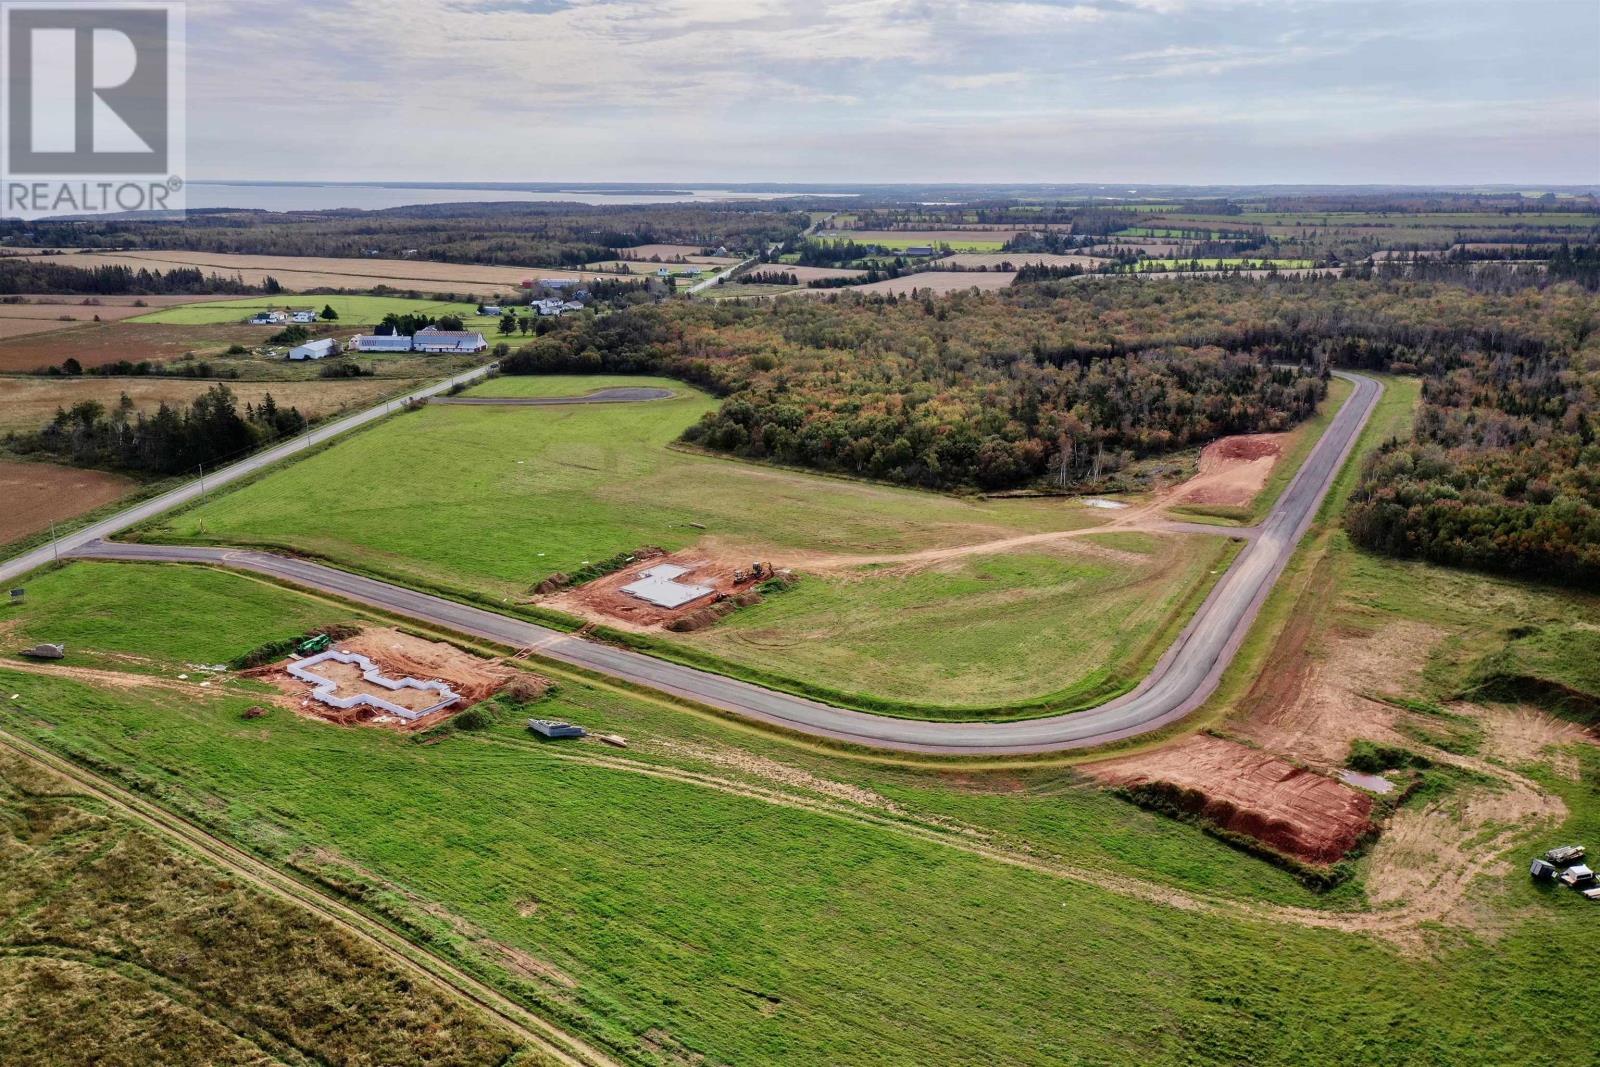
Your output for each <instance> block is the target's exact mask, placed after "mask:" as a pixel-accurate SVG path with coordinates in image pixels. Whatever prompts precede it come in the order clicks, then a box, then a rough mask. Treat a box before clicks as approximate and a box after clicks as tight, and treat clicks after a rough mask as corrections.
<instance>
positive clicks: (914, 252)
mask: <svg viewBox="0 0 1600 1067" xmlns="http://www.w3.org/2000/svg"><path fill="white" fill-rule="evenodd" d="M905 254H906V255H908V256H931V255H933V246H932V245H908V246H907V247H906V250H905Z"/></svg>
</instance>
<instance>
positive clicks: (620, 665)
mask: <svg viewBox="0 0 1600 1067" xmlns="http://www.w3.org/2000/svg"><path fill="white" fill-rule="evenodd" d="M1340 377H1343V378H1346V379H1347V380H1349V381H1350V382H1352V383H1353V384H1354V386H1355V388H1354V390H1353V391H1352V393H1351V395H1350V397H1349V399H1348V400H1346V401H1345V403H1344V405H1343V406H1342V407H1341V408H1340V409H1339V412H1338V414H1336V415H1335V416H1334V417H1333V419H1332V421H1331V422H1330V423H1329V425H1328V428H1327V430H1326V431H1325V432H1324V433H1323V435H1322V438H1321V440H1319V441H1318V442H1317V444H1316V446H1315V447H1314V448H1313V449H1312V451H1311V454H1310V456H1308V457H1307V458H1306V461H1305V463H1304V464H1303V465H1302V466H1301V468H1300V470H1299V471H1298V472H1297V473H1296V474H1295V476H1294V479H1293V480H1292V481H1291V482H1290V483H1289V486H1288V488H1286V489H1285V490H1284V492H1283V495H1282V496H1281V497H1280V498H1279V499H1278V502H1277V505H1276V506H1275V507H1274V508H1273V510H1272V514H1271V515H1270V516H1268V518H1267V519H1266V521H1265V522H1263V523H1262V524H1261V526H1260V527H1259V528H1258V531H1257V532H1256V535H1255V536H1254V537H1252V538H1250V539H1249V541H1248V542H1247V544H1246V545H1245V547H1244V549H1243V550H1242V551H1241V552H1240V553H1239V555H1238V556H1237V557H1236V558H1235V559H1234V562H1233V565H1232V566H1231V567H1229V568H1228V572H1227V573H1226V574H1224V575H1223V576H1222V579H1221V580H1220V581H1219V582H1218V583H1217V584H1216V585H1215V586H1214V587H1213V588H1212V590H1211V593H1210V595H1209V596H1207V597H1206V599H1205V602H1204V603H1202V604H1201V605H1200V608H1199V610H1198V611H1196V612H1195V614H1194V617H1193V618H1192V619H1190V621H1189V624H1188V626H1186V627H1185V628H1184V630H1183V632H1182V633H1181V634H1179V635H1178V639H1177V640H1176V641H1174V642H1173V644H1172V647H1171V648H1169V649H1168V650H1167V651H1166V653H1165V654H1164V655H1163V656H1162V657H1161V659H1160V661H1159V662H1157V664H1156V666H1155V668H1154V669H1153V670H1152V671H1151V672H1150V674H1149V676H1148V677H1146V678H1145V679H1144V681H1143V682H1141V683H1140V684H1139V686H1138V688H1136V689H1134V690H1133V691H1132V692H1129V693H1126V694H1124V695H1123V696H1120V697H1118V698H1116V699H1115V700H1111V701H1109V702H1107V703H1105V704H1102V705H1100V706H1099V707H1096V708H1091V709H1089V710H1086V711H1079V712H1072V713H1069V714H1063V715H1052V716H1049V717H1046V718H1039V719H1026V720H1022V721H1018V722H1004V723H982V722H961V723H957V722H928V721H921V720H915V719H897V718H889V717H887V716H881V715H870V714H867V713H865V712H859V711H850V710H847V709H843V708H835V707H831V706H829V705H827V704H822V703H819V702H817V701H814V700H807V699H805V698H804V697H798V696H792V695H790V694H787V693H780V692H776V691H774V690H771V689H765V688H762V687H761V686H757V685H753V684H751V683H749V682H742V681H738V680H737V679H733V678H727V677H724V676H722V675H719V674H714V673H711V672H709V671H703V670H698V669H696V668H694V667H686V666H682V665H680V664H676V663H670V662H667V661H666V660H660V659H656V658H655V657H653V656H647V655H645V654H643V653H640V652H633V651H630V650H627V649H621V648H614V647H612V646H610V645H604V644H599V643H597V642H593V641H587V640H584V639H582V638H579V637H574V636H572V635H570V634H565V633H562V632H560V631H557V630H552V629H549V628H548V627H544V626H539V625H536V624H534V623H530V622H524V621H522V620H520V619H512V618H508V617H507V616H504V615H499V614H496V613H495V612H492V611H486V610H484V609H482V608H475V607H469V606H467V605H465V604H459V603H456V602H455V601H452V600H446V599H444V598H442V597H436V596H432V595H430V594H427V593H419V592H416V591H414V590H411V589H405V588H402V587H400V586H396V585H391V584H390V583H388V582H382V581H378V580H376V579H373V578H365V577H362V576H360V575H355V574H350V573H347V572H345V571H340V570H335V569H334V568H332V567H325V566H322V565H321V564H317V563H311V562H308V561H305V560H299V559H291V558H289V557H285V556H279V555H275V554H273V553H270V552H256V551H246V550H237V549H229V548H221V547H203V546H196V547H190V546H179V545H132V544H112V543H105V542H96V543H88V544H83V545H80V546H78V547H76V548H75V549H74V550H73V552H72V554H73V555H76V556H84V557H91V558H96V559H120V560H147V561H160V562H180V563H181V562H187V563H210V564H218V565H222V566H227V567H235V568H239V569H241V570H249V571H255V572H258V573H261V574H265V575H269V576H271V577H274V578H280V579H283V580H285V581H288V582H291V583H294V584H297V585H302V586H306V587H309V588H312V589H316V590H320V591H323V592H327V593H332V594H334V595H337V596H340V597H344V598H345V599H348V600H352V601H357V602H360V603H363V604H368V605H371V606H373V607H376V608H379V609H382V610H384V611H387V612H391V613H394V614H397V615H405V616H410V617H412V618H415V619H418V620H420V621H422V622H425V623H429V624H432V625H435V626H439V627H443V628H446V629H450V630H455V631H458V632H461V633H465V634H471V635H473V636H476V637H481V638H485V639H487V640H490V641H494V642H497V643H499V644H503V645H510V646H513V647H517V648H524V647H531V648H533V649H534V650H535V651H536V652H537V653H538V654H539V655H541V656H545V657H548V658H550V659H553V660H557V661H559V662H562V663H566V664H570V665H572V666H575V667H582V668H585V669H588V670H592V671H596V672H599V673H601V674H606V675H609V676H611V677H613V678H617V679H620V680H622V681H625V682H630V683H633V684H635V685H640V686H644V687H647V688H650V689H655V690H657V691H660V692H663V693H668V694H672V695H674V696H678V697H683V698H685V699H688V700H692V701H695V702H697V703H700V704H704V705H707V706H710V707H714V708H717V709H720V710H722V711H725V712H729V713H732V714H734V715H738V716H742V717H744V718H747V719H751V720H754V721H757V722H762V723H767V724H770V725H773V726H778V727H781V728H784V729H787V730H792V731H796V732H799V733H803V734H810V735H812V736H816V737H825V738H830V739H833V740H837V741H845V742H850V743H853V744H858V745H864V746H867V747H871V748H882V749H893V750H897V751H903V752H921V753H930V754H937V755H947V756H961V755H965V756H995V755H1021V754H1029V753H1040V752H1057V751H1063V750H1066V749H1074V748H1087V747H1090V746H1093V745H1102V744H1106V743H1107V742H1111V741H1117V740H1121V739H1123V738H1127V737H1133V736H1136V735H1138V734H1142V733H1148V732H1149V731H1152V730H1157V729H1160V728H1161V727H1163V726H1165V725H1167V724H1169V723H1172V722H1175V721H1177V720H1178V719H1181V718H1183V717H1184V716H1185V715H1188V714H1189V713H1190V712H1191V711H1193V710H1194V709H1195V708H1197V707H1199V706H1200V705H1201V704H1202V703H1204V702H1205V700H1206V698H1207V697H1209V696H1210V695H1211V693H1212V692H1213V691H1214V690H1215V689H1216V687H1217V684H1218V682H1219V681H1220V680H1221V678H1222V672H1223V671H1224V670H1225V669H1226V668H1227V666H1228V664H1229V663H1230V662H1231V661H1232V659H1233V656H1234V654H1235V653H1236V652H1237V651H1238V648H1239V645H1240V643H1241V642H1242V641H1243V640H1244V637H1245V634H1246V633H1247V632H1248V631H1249V629H1250V624H1251V623H1252V622H1253V621H1254V619H1255V617H1256V614H1257V613H1258V612H1259V611H1260V609H1261V605H1262V603H1263V602H1264V601H1265V600H1266V597H1267V594H1268V593H1269V592H1271V590H1272V586H1273V583H1274V582H1276V581H1277V578H1278V575H1279V574H1281V573H1282V571H1283V568H1284V566H1285V565H1286V564H1287V563H1288V562H1289V558H1290V556H1291V555H1292V554H1293V553H1294V549H1295V546H1296V545H1297V544H1298V543H1299V541H1300V538H1301V537H1302V536H1303V535H1304V534H1305V531H1306V530H1307V528H1308V527H1309V526H1310V525H1311V522H1312V520H1313V518H1315V516H1316V512H1317V509H1318V507H1320V506H1321V503H1322V501H1323V499H1324V498H1325V497H1326V496H1327V493H1328V490H1329V489H1330V488H1331V487H1332V485H1333V481H1334V478H1335V477H1336V476H1337V474H1338V472H1339V469H1340V468H1341V467H1342V466H1343V465H1344V461H1345V459H1346V458H1348V456H1349V455H1350V452H1351V450H1352V449H1354V447H1355V443H1356V439H1357V437H1359V436H1360V433H1361V430H1362V428H1363V427H1364V426H1365V425H1366V422H1367V419H1368V418H1369V417H1370V416H1371V414H1372V410H1373V408H1374V406H1375V405H1376V404H1377V401H1378V398H1379V397H1380V396H1381V395H1382V391H1383V389H1382V386H1381V385H1379V384H1378V382H1377V381H1375V380H1374V379H1372V378H1368V377H1366V376H1364V375H1359V374H1343V373H1341V374H1340Z"/></svg>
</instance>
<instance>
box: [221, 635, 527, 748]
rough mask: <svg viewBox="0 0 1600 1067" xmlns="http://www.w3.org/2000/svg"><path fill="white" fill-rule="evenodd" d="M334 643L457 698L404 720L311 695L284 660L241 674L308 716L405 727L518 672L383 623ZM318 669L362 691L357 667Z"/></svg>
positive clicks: (441, 717)
mask: <svg viewBox="0 0 1600 1067" xmlns="http://www.w3.org/2000/svg"><path fill="white" fill-rule="evenodd" d="M334 647H335V648H338V649H340V650H341V651H345V652H358V653H360V654H361V655H363V656H366V657H367V658H368V659H370V660H371V661H372V662H373V663H375V664H377V666H378V668H379V669H380V670H382V671H383V673H384V674H385V675H386V676H387V677H390V678H404V677H411V678H416V679H417V680H419V681H440V682H444V683H445V684H446V685H448V686H449V687H450V688H451V689H453V690H455V691H456V692H457V693H459V694H461V702H460V703H458V704H455V705H452V706H451V707H448V708H443V709H441V710H439V711H436V712H434V713H433V714H431V715H426V716H424V717H422V718H420V719H417V720H415V721H414V722H406V721H404V720H401V719H397V718H395V717H394V716H389V715H383V714H381V713H379V712H377V711H375V710H374V709H372V708H362V707H357V708H351V709H349V710H342V709H340V708H334V707H330V706H329V705H327V704H323V703H321V702H320V701H317V700H312V699H311V697H310V695H309V694H310V692H311V686H309V685H308V684H306V683H305V682H302V681H301V680H300V679H298V678H295V677H294V676H292V675H290V674H289V673H288V672H287V671H285V670H284V666H285V664H287V663H289V662H291V661H290V660H283V661H280V662H277V663H269V664H267V665H266V666H264V667H258V668H256V669H255V670H253V671H246V672H245V674H246V675H247V676H250V677H256V678H261V679H263V680H264V681H268V682H270V683H272V685H273V686H275V687H276V688H277V689H279V690H280V691H281V692H283V693H284V694H285V695H287V696H289V697H290V698H292V699H293V700H294V702H295V706H296V710H297V711H299V712H300V713H302V714H304V715H308V716H310V717H312V718H316V719H321V720H323V721H325V722H332V723H338V724H340V725H344V726H352V725H356V724H362V723H371V724H374V725H381V726H386V727H389V728H391V729H396V730H404V731H407V732H414V731H418V730H426V729H428V728H429V727H430V726H435V725H437V724H438V723H441V722H443V721H445V720H446V719H448V718H450V717H452V716H454V715H459V714H460V713H461V712H463V711H465V710H467V709H468V708H470V707H471V706H472V705H474V704H476V703H478V702H480V701H483V700H487V699H488V698H489V697H491V696H493V695H494V694H495V693H496V692H498V691H499V690H500V689H501V687H503V686H504V685H506V683H507V682H509V681H510V680H511V679H512V678H513V676H515V675H517V674H518V672H517V671H516V670H514V669H513V668H511V667H507V666H506V665H504V664H503V663H499V662H496V661H494V660H486V659H482V658H480V657H478V656H474V655H473V654H472V653H470V652H463V651H462V650H461V649H459V648H456V647H455V646H454V645H447V644H444V643H443V642H440V641H428V640H424V639H423V638H420V637H412V636H411V635H410V634H406V633H401V632H400V631H399V630H394V629H390V628H388V627H374V628H372V629H369V630H363V631H362V632H361V633H359V634H357V635H356V636H355V637H352V638H349V639H347V640H344V641H339V642H336V643H335V645H334ZM318 673H320V674H323V675H324V676H326V677H328V678H331V679H333V680H334V681H337V682H339V683H340V692H341V693H342V694H347V693H351V692H360V691H363V688H362V679H361V677H360V673H359V672H358V671H356V670H355V669H354V668H352V667H346V666H344V665H342V664H338V663H328V664H327V665H326V669H324V670H319V672H318ZM546 684H548V683H546ZM372 692H374V693H376V694H377V695H378V696H381V697H383V698H384V699H385V700H388V701H390V702H391V703H395V704H399V705H400V706H401V707H426V706H428V705H429V704H432V703H433V702H434V700H435V699H436V698H435V697H434V696H433V695H432V694H428V695H426V696H421V695H416V696H415V699H416V700H420V701H421V703H420V704H417V703H414V702H408V700H407V696H408V694H406V693H405V692H400V693H394V692H390V691H388V690H382V689H372Z"/></svg>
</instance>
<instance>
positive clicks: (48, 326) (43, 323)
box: [0, 296, 208, 340]
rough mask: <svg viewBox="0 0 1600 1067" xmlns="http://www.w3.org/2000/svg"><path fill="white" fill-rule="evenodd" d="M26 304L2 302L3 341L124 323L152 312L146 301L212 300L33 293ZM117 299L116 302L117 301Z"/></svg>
mask: <svg viewBox="0 0 1600 1067" xmlns="http://www.w3.org/2000/svg"><path fill="white" fill-rule="evenodd" d="M20 299H23V300H25V301H27V302H26V303H17V304H0V340H4V339H5V338H8V337H22V336H26V335H29V334H40V333H50V332H53V331H55V330H64V329H68V328H70V327H72V326H75V325H79V324H82V323H89V322H121V321H123V320H126V319H131V318H135V317H137V316H139V315H144V314H146V313H148V312H149V310H150V308H149V307H146V306H143V305H136V304H135V303H134V301H135V300H142V301H143V303H144V304H149V305H151V306H161V304H160V303H157V302H158V301H159V302H161V303H164V304H165V305H166V306H168V307H172V306H177V305H179V304H184V303H190V302H193V301H198V300H205V299H208V298H207V297H203V296H189V297H142V298H141V297H75V296H30V297H23V298H20ZM113 301H115V302H113Z"/></svg>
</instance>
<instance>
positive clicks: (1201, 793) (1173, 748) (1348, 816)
mask: <svg viewBox="0 0 1600 1067" xmlns="http://www.w3.org/2000/svg"><path fill="white" fill-rule="evenodd" d="M1083 769H1084V770H1085V771H1087V772H1088V773H1089V774H1092V775H1093V776H1094V777H1096V778H1098V779H1099V780H1100V781H1102V782H1105V783H1107V784H1108V785H1114V786H1120V787H1122V788H1125V789H1138V788H1139V787H1150V786H1156V787H1168V788H1166V789H1164V790H1161V791H1162V792H1163V793H1164V794H1165V795H1167V796H1168V797H1170V799H1171V800H1172V802H1173V803H1174V804H1176V805H1178V806H1180V807H1181V808H1183V810H1184V812H1185V813H1187V814H1190V815H1196V816H1199V817H1201V818H1204V819H1205V820H1207V821H1208V822H1210V823H1212V824H1213V825H1215V826H1218V827H1220V828H1222V829H1224V830H1229V831H1232V832H1233V833H1238V834H1244V835H1245V836H1248V837H1251V838H1254V839H1255V840H1257V841H1260V842H1261V843H1262V844H1264V845H1267V846H1268V847H1270V848H1273V849H1276V850H1277V851H1279V852H1282V853H1284V854H1286V855H1289V856H1293V857H1295V858H1296V859H1299V860H1303V861H1305V862H1307V863H1317V864H1327V863H1334V862H1337V861H1338V860H1339V859H1340V858H1342V857H1343V856H1344V855H1345V854H1346V853H1347V852H1349V851H1350V850H1351V849H1353V848H1355V847H1356V845H1357V844H1359V843H1360V841H1361V839H1362V838H1363V837H1365V836H1367V835H1368V834H1369V833H1371V832H1372V831H1373V829H1374V826H1373V822H1372V798H1371V797H1369V796H1367V795H1366V794H1365V793H1362V792H1361V791H1360V790H1357V789H1352V788H1350V787H1349V786H1347V785H1345V784H1343V783H1342V782H1337V781H1334V780H1333V779H1332V778H1326V777H1323V776H1322V775H1320V774H1316V773H1314V772H1312V771H1308V770H1305V769H1304V768H1302V767H1297V766H1295V765H1294V764H1292V763H1289V762H1288V761H1286V760H1282V759H1279V758H1278V757H1277V756H1274V755H1272V754H1271V753H1267V752H1261V751H1259V750H1257V749H1253V748H1249V747H1247V746H1245V745H1241V744H1238V743H1237V742H1233V741H1226V740H1223V739H1221V738H1216V737H1209V736H1206V735H1203V734H1202V735H1196V736H1194V737H1189V738H1185V739H1184V740H1182V741H1179V742H1177V743H1176V744H1172V745H1168V746H1166V747H1164V748H1160V749H1156V750H1155V751H1152V752H1143V753H1140V754H1138V755H1135V756H1127V757H1124V758H1122V759H1115V760H1109V761H1107V762H1104V763H1096V764H1090V765H1088V766H1086V767H1084V768H1083Z"/></svg>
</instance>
